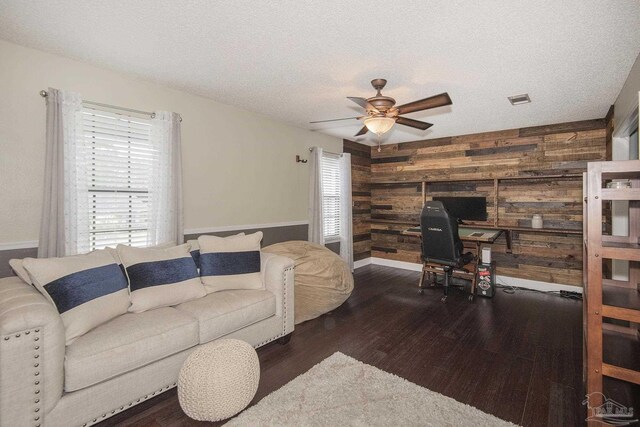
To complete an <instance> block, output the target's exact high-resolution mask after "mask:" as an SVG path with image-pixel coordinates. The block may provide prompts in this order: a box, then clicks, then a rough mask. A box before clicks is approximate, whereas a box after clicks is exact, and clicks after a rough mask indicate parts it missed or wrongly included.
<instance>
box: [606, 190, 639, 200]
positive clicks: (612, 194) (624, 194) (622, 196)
mask: <svg viewBox="0 0 640 427" xmlns="http://www.w3.org/2000/svg"><path fill="white" fill-rule="evenodd" d="M600 194H601V198H602V200H640V188H618V189H616V188H603V189H602V190H601V193H600Z"/></svg>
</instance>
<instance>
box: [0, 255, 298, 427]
mask: <svg viewBox="0 0 640 427" xmlns="http://www.w3.org/2000/svg"><path fill="white" fill-rule="evenodd" d="M292 270H293V267H288V268H285V269H284V272H283V277H282V283H283V289H282V294H283V296H284V298H283V301H282V317H283V322H282V325H283V326H282V333H281V334H279V335H276V336H275V337H273V338H271V339H268V340H266V341H263V342H261V343H259V344H256V345H255V346H254V347H255V348H258V347H261V346H263V345H265V344H268V343H270V342H271V341H275V340H277V339H278V338H280V337H283V336H285V335H286V333H285V332H286V329H285V328H286V323H287V322H286V320H287V299H286V295H287V286H288V285H289V283H288V280H287V273H289V272H290V271H292ZM36 332H37V330H36ZM18 335H19V334H18ZM5 339H8V338H5ZM36 341H37V340H36ZM175 386H176V383H172V384H170V385H167V386H164V387H162V388H160V389H159V390H156V391H154V392H153V393H151V394H147V395H145V396H144V397H140V398H139V399H135V400H132V401H131V402H129V403H127V404H126V405H123V406H120V407H119V408H116V409H114V410H112V411H111V412H110V413H104V414H102V416H101V417H98V418H94V419H92V420H91V421H87V422H86V423H84V424H83V425H82V427H89V426H91V425H93V424H96V423H98V422H100V421H102V420H103V419H106V418H107V415H109V416H112V415H115V414H117V413H120V412H122V411H124V410H125V409H129V408H130V407H132V406H134V405H137V404H138V403H140V402H144V401H145V400H148V399H149V398H151V397H154V396H156V395H158V394H160V393H164V392H165V391H168V390H169V389H171V388H173V387H175ZM35 427H40V426H39V425H37V426H35Z"/></svg>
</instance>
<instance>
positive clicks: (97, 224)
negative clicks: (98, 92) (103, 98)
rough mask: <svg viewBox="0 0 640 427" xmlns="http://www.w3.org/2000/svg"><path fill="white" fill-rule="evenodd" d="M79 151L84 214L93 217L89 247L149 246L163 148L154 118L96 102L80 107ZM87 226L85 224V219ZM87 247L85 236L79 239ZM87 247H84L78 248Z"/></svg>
mask: <svg viewBox="0 0 640 427" xmlns="http://www.w3.org/2000/svg"><path fill="white" fill-rule="evenodd" d="M78 121H79V123H78V128H79V129H80V132H77V137H78V142H77V150H78V153H77V155H78V156H77V157H78V158H80V159H83V161H81V162H78V163H83V164H84V168H83V169H84V171H83V172H84V173H83V174H79V176H78V177H77V179H78V180H85V182H84V183H82V184H84V185H79V186H78V188H79V192H86V194H85V195H82V194H78V198H79V199H84V198H85V197H86V200H82V201H83V202H85V201H86V203H78V206H79V207H80V209H86V212H84V215H82V214H83V213H80V214H81V215H80V216H81V217H84V218H86V221H88V239H89V242H88V250H95V249H102V248H104V247H106V246H114V245H116V244H119V243H121V244H126V245H131V246H145V245H146V244H147V232H148V228H149V221H150V203H149V189H150V186H151V184H152V182H151V181H152V180H153V179H154V177H153V176H152V175H153V169H154V167H153V166H154V162H155V161H157V158H158V150H157V149H154V146H153V144H152V142H151V120H150V119H148V118H140V117H134V116H130V115H127V114H122V113H114V112H111V111H105V110H101V109H96V108H93V107H91V108H89V107H87V106H85V107H83V109H82V111H81V112H78ZM81 226H83V224H81ZM78 243H79V247H82V248H81V249H84V247H83V246H85V245H84V243H85V242H81V241H79V242H78ZM79 252H82V250H79Z"/></svg>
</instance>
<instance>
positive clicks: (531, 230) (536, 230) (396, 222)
mask: <svg viewBox="0 0 640 427" xmlns="http://www.w3.org/2000/svg"><path fill="white" fill-rule="evenodd" d="M367 222H369V223H371V224H394V225H411V226H414V227H417V226H419V225H420V221H401V220H397V219H369V220H367ZM459 227H462V228H486V229H490V230H507V231H523V232H527V233H547V234H575V235H581V234H582V230H572V229H567V228H531V227H508V226H500V225H498V226H497V227H496V226H495V225H493V224H460V225H459Z"/></svg>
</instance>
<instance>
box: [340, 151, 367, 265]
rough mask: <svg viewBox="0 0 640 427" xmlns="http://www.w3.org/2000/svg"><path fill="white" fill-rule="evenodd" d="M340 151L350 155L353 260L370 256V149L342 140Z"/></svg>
mask: <svg viewBox="0 0 640 427" xmlns="http://www.w3.org/2000/svg"><path fill="white" fill-rule="evenodd" d="M342 150H343V151H344V152H345V153H350V154H351V189H352V194H351V197H352V202H353V207H352V211H353V260H354V261H358V260H361V259H364V258H369V257H370V256H371V224H370V223H369V220H370V219H371V148H370V147H369V146H368V145H362V144H358V143H357V142H352V141H349V140H346V139H345V140H343V148H342Z"/></svg>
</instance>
